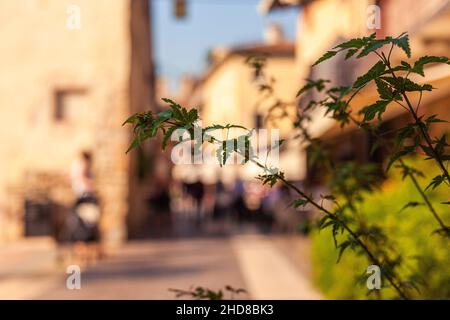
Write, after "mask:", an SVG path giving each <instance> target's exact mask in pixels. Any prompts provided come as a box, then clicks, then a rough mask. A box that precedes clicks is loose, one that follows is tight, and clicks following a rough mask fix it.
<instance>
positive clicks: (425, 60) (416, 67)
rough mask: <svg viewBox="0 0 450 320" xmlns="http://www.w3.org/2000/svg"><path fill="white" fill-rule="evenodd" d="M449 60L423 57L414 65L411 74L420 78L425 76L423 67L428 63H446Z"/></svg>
mask: <svg viewBox="0 0 450 320" xmlns="http://www.w3.org/2000/svg"><path fill="white" fill-rule="evenodd" d="M448 62H449V58H447V57H436V56H423V57H420V58H419V59H418V60H417V61H416V62H415V63H414V67H412V68H411V72H414V73H417V74H420V75H421V76H422V77H424V76H425V73H424V70H423V69H424V66H425V65H426V64H429V63H448Z"/></svg>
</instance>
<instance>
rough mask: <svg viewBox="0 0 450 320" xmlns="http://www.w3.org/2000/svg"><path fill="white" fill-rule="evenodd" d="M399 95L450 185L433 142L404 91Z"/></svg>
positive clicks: (393, 75) (386, 61) (392, 71)
mask: <svg viewBox="0 0 450 320" xmlns="http://www.w3.org/2000/svg"><path fill="white" fill-rule="evenodd" d="M381 59H382V61H383V62H384V63H385V64H386V66H387V68H388V69H389V72H390V73H391V75H392V77H393V78H394V79H395V80H398V78H397V76H396V74H395V72H394V70H392V67H391V63H390V61H389V60H388V59H384V58H383V57H381ZM401 95H402V97H403V98H404V99H405V102H406V104H407V105H408V109H409V111H410V113H411V115H412V116H413V118H414V121H415V122H416V125H417V126H418V127H419V130H420V133H421V134H422V137H423V138H424V139H425V142H426V143H427V145H428V147H429V148H430V150H431V151H432V152H433V159H434V160H435V161H436V162H437V164H438V165H439V167H440V169H441V170H442V173H443V175H444V176H445V178H446V179H447V181H448V183H450V174H449V173H448V170H447V169H446V168H445V166H444V162H443V160H442V158H441V156H440V155H439V154H438V153H437V152H436V150H435V149H434V147H433V141H432V139H431V137H430V135H429V134H428V132H427V131H426V130H425V129H424V128H423V126H422V122H421V121H420V119H419V117H418V116H417V113H416V111H415V110H414V107H413V106H412V104H411V101H409V98H408V95H407V94H406V92H405V91H402V92H401Z"/></svg>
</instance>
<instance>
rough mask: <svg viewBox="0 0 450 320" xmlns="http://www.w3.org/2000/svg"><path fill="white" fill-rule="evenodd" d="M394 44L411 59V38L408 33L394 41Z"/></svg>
mask: <svg viewBox="0 0 450 320" xmlns="http://www.w3.org/2000/svg"><path fill="white" fill-rule="evenodd" d="M392 43H393V44H394V45H396V46H397V47H399V48H401V49H402V50H403V51H404V52H405V53H406V55H407V56H408V58H411V48H410V46H409V37H408V34H407V33H403V34H402V35H400V37H398V38H396V39H393V40H392Z"/></svg>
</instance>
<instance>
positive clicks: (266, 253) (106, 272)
mask: <svg viewBox="0 0 450 320" xmlns="http://www.w3.org/2000/svg"><path fill="white" fill-rule="evenodd" d="M27 241H28V242H27V243H25V244H21V245H15V246H4V247H0V298H1V299H173V298H175V294H174V293H173V292H170V291H169V290H168V289H170V288H175V289H189V288H192V287H195V286H203V287H208V288H210V289H214V290H217V289H220V288H223V287H224V286H225V285H231V286H233V287H235V288H245V289H246V290H247V291H248V294H243V295H240V296H238V297H239V298H243V299H320V297H321V296H320V294H319V293H318V292H317V291H316V290H315V289H314V288H313V287H312V286H311V283H310V281H309V280H308V279H309V278H310V276H309V274H310V266H309V261H308V257H307V256H308V254H307V251H308V249H309V244H308V241H307V240H306V239H304V238H297V237H296V238H294V239H291V238H287V237H285V236H279V237H275V236H264V235H260V234H250V235H249V234H244V235H232V236H221V237H198V238H188V239H168V240H146V241H136V242H129V243H127V244H126V245H124V246H122V247H121V248H120V249H118V250H117V251H116V252H115V253H114V254H113V255H111V256H109V257H108V258H106V259H104V260H102V261H100V262H99V263H97V264H96V265H95V266H91V267H88V268H86V269H85V270H83V272H82V275H81V289H80V290H68V289H67V288H66V284H65V282H66V277H67V275H66V272H65V271H66V266H65V265H63V264H57V263H55V248H54V246H53V245H52V244H51V242H49V241H48V240H47V241H46V240H39V241H40V242H39V241H37V240H36V241H35V242H32V241H30V240H27ZM293 251H294V253H295V254H292V252H293Z"/></svg>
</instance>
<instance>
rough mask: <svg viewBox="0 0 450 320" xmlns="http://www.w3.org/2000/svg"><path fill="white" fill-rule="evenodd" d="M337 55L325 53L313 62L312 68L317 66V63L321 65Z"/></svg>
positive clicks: (333, 52)
mask: <svg viewBox="0 0 450 320" xmlns="http://www.w3.org/2000/svg"><path fill="white" fill-rule="evenodd" d="M336 54H337V51H333V50H330V51H327V52H326V53H325V54H324V55H323V56H321V57H320V58H319V59H318V60H317V61H316V62H314V64H313V65H312V66H313V67H314V66H316V65H318V64H319V63H322V62H323V61H325V60H328V59H331V58H332V57H334V56H335V55H336Z"/></svg>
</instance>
